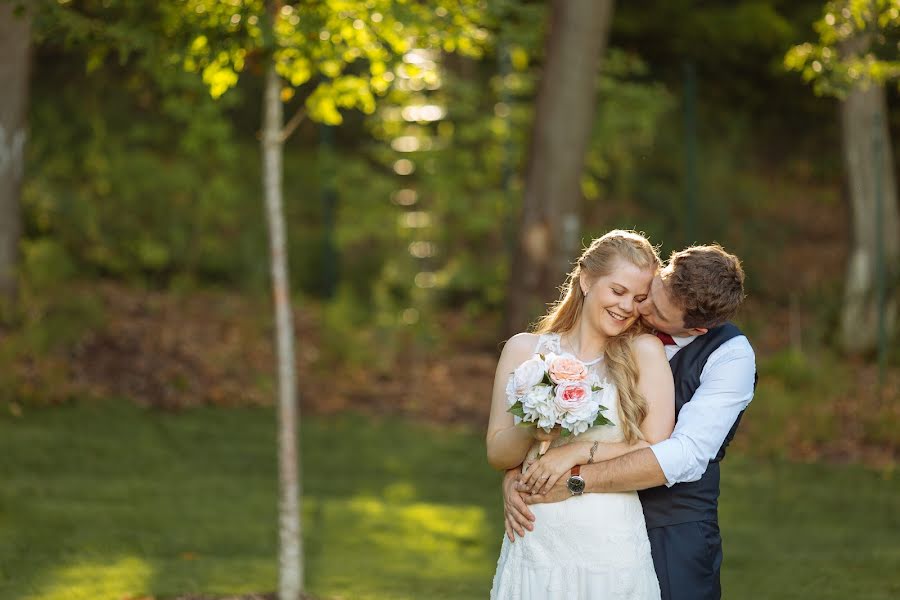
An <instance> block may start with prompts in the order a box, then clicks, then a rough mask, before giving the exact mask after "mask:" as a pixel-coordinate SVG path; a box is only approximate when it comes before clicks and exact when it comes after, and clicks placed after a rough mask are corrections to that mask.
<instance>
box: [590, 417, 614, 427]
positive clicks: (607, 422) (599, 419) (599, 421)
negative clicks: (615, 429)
mask: <svg viewBox="0 0 900 600" xmlns="http://www.w3.org/2000/svg"><path fill="white" fill-rule="evenodd" d="M596 425H613V422H612V421H610V420H609V419H607V418H606V417H604V416H603V415H597V418H596V419H594V422H593V423H591V427H594V426H596Z"/></svg>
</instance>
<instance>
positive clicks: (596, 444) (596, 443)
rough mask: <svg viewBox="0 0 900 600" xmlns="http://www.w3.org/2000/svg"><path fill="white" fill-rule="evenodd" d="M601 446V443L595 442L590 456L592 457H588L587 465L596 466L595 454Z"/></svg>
mask: <svg viewBox="0 0 900 600" xmlns="http://www.w3.org/2000/svg"><path fill="white" fill-rule="evenodd" d="M599 445H600V442H594V445H593V446H591V454H590V456H588V461H587V464H589V465H592V464H594V452H596V451H597V446H599Z"/></svg>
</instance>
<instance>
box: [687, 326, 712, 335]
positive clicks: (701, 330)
mask: <svg viewBox="0 0 900 600" xmlns="http://www.w3.org/2000/svg"><path fill="white" fill-rule="evenodd" d="M707 331H709V329H707V328H706V327H694V328H693V329H688V333H690V334H691V335H703V334H705V333H706V332H707Z"/></svg>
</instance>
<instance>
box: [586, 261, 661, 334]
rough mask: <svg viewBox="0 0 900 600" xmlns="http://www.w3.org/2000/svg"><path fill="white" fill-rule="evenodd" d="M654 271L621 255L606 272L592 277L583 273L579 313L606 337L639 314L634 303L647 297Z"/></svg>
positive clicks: (619, 331) (624, 327)
mask: <svg viewBox="0 0 900 600" xmlns="http://www.w3.org/2000/svg"><path fill="white" fill-rule="evenodd" d="M655 271H656V270H655V269H653V268H649V269H640V268H638V267H636V266H635V265H633V264H631V263H630V262H628V261H626V260H624V259H621V258H620V259H618V261H617V263H616V265H615V266H614V268H613V269H612V271H610V273H609V275H605V276H603V277H598V278H596V279H593V280H592V279H590V277H588V276H586V275H584V276H582V278H581V282H580V283H581V290H582V291H583V292H585V298H584V308H583V313H582V315H583V316H584V317H586V318H587V319H588V320H589V323H591V324H592V325H593V326H594V327H595V328H597V329H598V330H600V331H601V332H602V333H604V334H605V335H606V336H607V337H613V336H616V335H619V334H621V333H622V332H623V331H625V330H626V329H628V328H629V327H631V326H632V325H633V324H634V322H635V321H636V320H637V319H638V317H639V316H640V315H639V314H638V310H637V305H638V303H639V302H642V301H643V300H644V299H646V298H647V294H648V292H649V291H650V283H651V281H653V276H654V274H655Z"/></svg>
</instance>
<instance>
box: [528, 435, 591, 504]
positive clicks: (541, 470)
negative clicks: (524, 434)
mask: <svg viewBox="0 0 900 600" xmlns="http://www.w3.org/2000/svg"><path fill="white" fill-rule="evenodd" d="M576 464H578V459H577V457H576V452H575V447H574V446H573V445H571V444H568V445H565V446H558V447H556V448H551V449H549V450H547V453H546V454H544V455H543V456H541V457H539V458H538V459H536V460H535V461H533V462H531V463H526V471H525V473H524V474H523V475H522V477H521V478H520V480H519V485H518V487H517V489H518V490H519V491H520V492H524V493H529V494H546V493H548V492H549V491H550V490H551V489H553V486H554V485H556V482H557V481H559V479H560V477H562V476H563V475H566V474H568V472H569V470H570V469H571V468H572V467H574V466H575V465H576Z"/></svg>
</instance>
